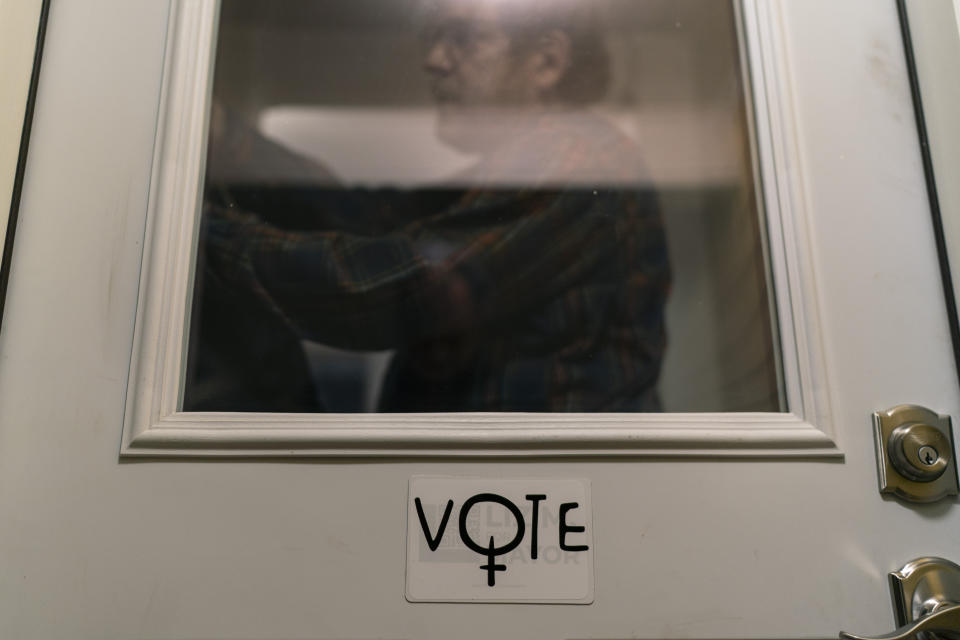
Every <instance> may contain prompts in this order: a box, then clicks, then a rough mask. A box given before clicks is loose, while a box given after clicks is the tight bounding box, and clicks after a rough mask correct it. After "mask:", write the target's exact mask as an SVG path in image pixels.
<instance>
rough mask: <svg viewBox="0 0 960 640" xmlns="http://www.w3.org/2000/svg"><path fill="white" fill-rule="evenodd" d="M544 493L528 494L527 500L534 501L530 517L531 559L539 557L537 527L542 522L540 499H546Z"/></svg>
mask: <svg viewBox="0 0 960 640" xmlns="http://www.w3.org/2000/svg"><path fill="white" fill-rule="evenodd" d="M546 499H547V496H545V495H544V494H542V493H533V494H529V495H527V500H529V501H530V502H532V503H533V515H532V516H531V517H530V559H531V560H536V559H537V528H538V527H539V524H540V501H541V500H546Z"/></svg>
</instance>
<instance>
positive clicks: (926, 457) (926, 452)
mask: <svg viewBox="0 0 960 640" xmlns="http://www.w3.org/2000/svg"><path fill="white" fill-rule="evenodd" d="M917 453H918V454H919V456H920V461H921V462H923V463H924V464H926V465H927V466H928V467H929V466H931V465H933V463H935V462H936V461H937V459H938V458H939V457H940V454H938V453H937V450H936V449H934V448H933V447H920V451H918V452H917Z"/></svg>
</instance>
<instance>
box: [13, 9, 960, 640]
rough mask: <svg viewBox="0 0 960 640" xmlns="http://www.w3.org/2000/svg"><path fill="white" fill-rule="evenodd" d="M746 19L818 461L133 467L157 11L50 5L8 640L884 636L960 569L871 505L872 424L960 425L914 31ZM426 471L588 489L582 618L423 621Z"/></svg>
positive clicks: (469, 609)
mask: <svg viewBox="0 0 960 640" xmlns="http://www.w3.org/2000/svg"><path fill="white" fill-rule="evenodd" d="M191 1H192V0H188V2H186V3H185V4H187V5H189V4H190V2H191ZM756 4H757V5H759V6H760V7H761V9H763V10H764V11H766V9H764V7H766V8H767V9H771V10H772V9H778V11H777V13H778V15H779V14H780V13H781V12H782V22H778V23H777V24H778V25H779V27H778V28H777V29H773V30H769V29H768V30H766V31H763V33H766V34H767V35H769V36H770V37H772V38H774V39H775V40H776V42H775V43H774V44H775V45H777V46H781V45H782V47H783V49H784V51H785V52H786V54H787V55H786V57H785V58H782V59H779V60H780V63H781V64H780V66H774V67H772V68H768V69H766V76H765V77H767V78H768V80H769V82H771V83H773V84H783V85H784V86H785V87H786V89H785V90H783V91H780V92H778V93H777V95H780V96H785V99H784V101H783V102H782V103H781V104H776V105H771V104H765V105H759V106H758V112H759V113H767V114H771V113H772V114H773V115H772V116H771V118H774V119H776V118H785V119H786V124H785V125H784V129H786V130H788V134H789V135H788V139H790V140H793V141H794V142H795V144H796V148H794V149H786V150H784V149H782V148H781V149H780V151H781V152H782V155H780V156H779V157H777V158H775V159H770V158H768V160H775V164H776V167H777V172H778V173H777V174H776V175H778V176H783V177H784V180H787V178H788V177H790V176H792V178H791V179H790V180H787V183H788V186H789V189H788V191H789V192H790V203H791V205H790V206H794V207H796V208H797V209H799V210H798V211H795V212H793V215H794V217H793V218H791V219H792V220H798V221H799V224H798V226H797V229H798V233H800V234H806V235H808V237H809V247H810V248H811V250H810V251H809V254H807V253H803V254H801V255H802V256H804V259H803V261H802V262H798V263H796V264H789V265H787V266H788V267H789V269H792V270H793V274H792V277H793V278H794V279H793V280H791V282H794V283H798V286H802V288H803V290H804V291H803V292H802V295H803V297H804V299H805V300H807V306H806V307H805V308H806V311H807V313H809V314H811V317H812V318H813V319H812V320H811V321H810V323H808V324H805V325H804V326H805V327H808V328H809V327H813V328H815V329H816V333H817V334H818V337H817V338H816V340H814V346H813V347H810V348H809V349H808V351H812V352H813V354H814V355H813V356H810V357H809V358H808V360H810V359H811V358H812V361H814V364H813V365H812V366H815V367H817V368H818V371H819V372H820V373H818V374H817V375H816V376H815V379H816V380H818V381H819V384H821V385H822V388H817V389H814V390H812V394H813V396H815V399H814V400H812V401H810V402H813V405H812V406H814V407H817V408H818V409H817V411H815V412H812V413H808V414H807V415H806V416H805V417H804V420H805V421H807V422H810V423H811V424H812V425H813V426H814V427H816V429H817V430H818V432H819V433H821V434H822V436H823V441H824V442H826V444H825V445H824V447H825V449H826V450H828V452H829V455H824V454H823V453H822V452H818V450H817V447H816V446H813V445H811V444H810V442H811V441H810V440H809V439H804V438H807V436H809V434H807V435H805V436H802V437H800V436H798V437H799V438H800V439H799V440H798V442H801V444H800V445H794V452H795V451H796V448H797V447H798V446H799V447H800V448H801V450H802V453H803V454H804V455H800V456H795V455H794V456H791V455H789V452H790V446H791V445H790V443H789V440H790V436H789V434H788V435H786V436H784V440H783V441H782V442H781V443H780V444H779V445H775V444H774V445H770V446H769V448H766V449H765V448H759V449H757V448H755V449H753V450H752V451H746V452H745V451H744V450H743V449H742V448H738V444H737V438H736V437H735V436H731V437H732V441H728V444H727V446H728V447H729V448H731V449H733V450H736V451H737V452H739V455H735V456H729V455H726V456H725V455H723V446H718V447H717V448H718V449H719V450H718V451H717V452H716V456H715V457H713V456H709V455H703V454H702V452H701V453H700V454H697V455H694V456H690V457H683V456H680V457H677V456H676V455H671V454H676V453H678V452H679V453H682V452H683V450H684V447H685V446H687V445H686V444H684V443H683V442H680V444H676V445H675V446H674V447H673V449H672V450H669V449H668V450H664V451H661V452H658V451H656V450H655V449H651V448H649V447H648V448H647V449H644V450H641V451H639V452H638V451H628V452H626V453H625V454H624V455H621V456H611V455H609V453H610V452H609V451H606V452H604V453H603V455H572V456H560V455H553V456H546V457H516V456H511V455H508V454H507V455H500V456H492V457H491V456H489V455H486V456H482V457H469V456H467V457H464V456H463V455H460V456H459V457H443V456H439V457H438V456H432V457H422V456H421V457H409V456H408V457H404V456H392V457H374V456H368V457H359V458H358V457H351V458H342V457H332V456H328V457H320V458H316V457H314V458H294V459H284V458H273V459H268V460H258V459H244V458H240V459H230V460H213V459H209V458H202V457H201V458H195V457H181V458H177V457H163V456H158V457H157V458H155V459H151V458H149V457H148V458H146V459H143V460H140V459H138V460H135V461H132V460H130V459H128V458H124V459H123V460H121V459H120V457H119V454H118V451H119V449H120V447H121V437H122V431H123V424H124V410H125V409H124V408H125V396H126V394H127V388H128V371H129V369H130V363H131V354H132V351H133V347H132V343H133V339H134V327H135V319H136V313H137V301H138V290H139V286H140V285H139V280H140V273H141V269H140V267H141V259H142V254H143V248H144V246H145V243H146V244H147V245H149V244H150V242H149V241H150V238H145V236H144V228H145V220H146V216H147V210H148V201H149V198H150V188H151V185H150V179H151V175H152V162H153V159H154V149H155V145H156V144H157V143H158V142H157V141H158V133H157V122H158V111H159V105H160V103H161V80H162V77H163V65H164V53H165V46H166V45H165V41H166V37H167V33H168V16H169V6H168V3H167V2H163V1H161V0H155V1H151V2H126V1H123V0H89V1H85V2H55V3H53V6H52V11H51V14H50V19H49V26H48V32H47V38H46V49H45V52H44V61H43V72H42V76H41V81H40V86H39V94H38V99H37V104H36V112H35V120H34V126H33V137H32V141H31V149H30V155H29V163H28V166H27V171H26V182H25V186H24V190H23V198H22V209H21V213H20V220H19V228H18V231H17V238H16V244H15V248H14V255H13V263H12V270H11V278H10V286H9V293H8V299H7V304H6V311H5V317H4V318H3V333H2V335H0V568H2V571H0V636H2V637H4V638H79V637H89V638H103V637H110V638H132V637H149V638H331V639H332V638H424V639H429V638H490V637H502V638H544V639H546V638H606V639H617V638H637V637H639V638H668V637H669V638H736V637H757V638H761V637H766V638H812V637H816V638H829V637H835V636H836V634H837V632H838V631H840V630H846V631H852V632H858V633H865V634H869V633H876V634H879V633H884V632H888V631H891V630H892V629H893V627H894V621H893V616H892V612H891V611H890V605H889V596H888V593H887V584H886V573H887V572H888V571H891V570H894V569H897V568H899V567H900V566H901V565H902V564H904V563H905V562H907V561H909V560H912V559H914V558H916V557H919V556H930V555H934V556H942V557H945V558H948V559H952V560H954V561H960V511H958V508H957V504H956V501H955V499H947V500H945V501H941V502H938V503H935V504H932V505H926V506H916V505H911V504H907V503H904V502H901V501H898V500H896V499H891V498H887V497H882V496H881V495H880V493H879V491H878V484H877V465H876V458H875V451H874V444H873V432H872V426H871V419H870V416H871V414H872V413H873V412H874V411H877V410H882V409H886V408H888V407H891V406H893V405H897V404H901V403H915V404H921V405H925V406H928V407H930V408H932V409H934V410H936V411H938V412H940V413H942V414H948V415H952V416H954V417H957V416H960V384H958V381H957V376H956V371H955V368H954V365H953V361H952V357H951V346H950V336H949V330H948V322H947V316H946V313H945V311H944V305H943V302H942V296H943V294H942V288H941V284H940V276H939V272H938V260H937V255H936V250H935V244H934V236H933V231H932V228H931V224H930V215H929V211H928V202H927V195H926V191H925V188H924V179H923V170H922V163H921V158H920V151H919V145H918V141H917V133H916V128H915V123H914V118H913V111H912V109H913V107H912V104H911V100H910V92H909V84H908V80H907V71H906V66H905V62H904V56H903V48H902V43H901V39H900V32H899V26H898V22H897V15H896V10H895V7H894V3H892V2H889V3H880V2H876V1H875V0H844V2H839V3H838V2H831V1H829V0H802V1H800V0H797V1H791V2H773V1H772V0H771V1H770V2H764V1H761V2H758V3H756ZM764 15H766V14H764ZM778 20H779V19H778ZM784 60H786V62H784ZM175 169H177V168H176V167H174V168H173V169H171V170H175ZM797 176H800V177H801V179H797V178H796V177H797ZM778 193H785V192H784V191H782V190H781V191H779V192H778ZM768 204H769V203H768ZM784 206H786V205H784ZM797 241H798V242H800V240H797ZM798 277H799V280H798V279H797V278H798ZM140 293H141V295H142V291H141V292H140ZM803 340H812V338H810V336H807V337H805V338H804V337H800V338H796V337H795V341H797V343H799V342H802V341H803ZM804 344H807V343H804ZM791 349H795V344H794V345H787V346H786V347H785V351H784V353H789V352H790V351H791ZM804 392H805V393H808V394H809V393H811V390H809V389H806V390H804ZM128 400H129V398H128ZM809 406H810V405H809V403H808V407H809ZM698 419H700V420H705V419H706V418H703V417H700V418H698ZM709 419H710V420H715V421H716V422H717V424H720V423H723V422H724V421H725V420H726V421H727V422H729V420H727V419H725V418H723V417H722V416H720V415H716V416H713V417H712V418H709ZM736 420H747V418H744V417H743V416H740V417H739V418H737V419H736ZM747 421H749V420H747ZM698 424H700V425H701V426H703V424H704V423H703V422H702V421H701V422H700V423H698ZM608 426H609V425H608ZM641 426H642V425H641ZM708 426H709V425H708ZM708 430H709V429H708ZM727 433H728V434H729V432H727ZM805 433H806V432H805ZM745 437H746V438H747V440H749V436H745ZM274 444H275V443H274ZM651 446H652V445H651ZM784 452H787V454H785V453H784ZM274 453H276V450H275V448H274ZM508 453H509V449H508ZM461 454H462V452H461ZM839 454H842V455H839ZM415 475H454V476H478V477H491V478H497V477H515V478H524V477H540V476H545V477H559V478H585V479H588V480H589V481H590V483H591V492H592V505H593V507H592V509H593V532H592V535H593V545H594V549H593V551H594V558H595V599H594V602H593V603H592V604H590V605H529V604H523V605H508V604H443V603H430V604H424V603H417V604H414V603H410V602H408V601H407V600H406V599H405V597H404V575H405V562H406V560H405V544H406V526H407V522H406V519H407V504H408V503H407V483H408V480H409V479H410V478H411V477H412V476H415Z"/></svg>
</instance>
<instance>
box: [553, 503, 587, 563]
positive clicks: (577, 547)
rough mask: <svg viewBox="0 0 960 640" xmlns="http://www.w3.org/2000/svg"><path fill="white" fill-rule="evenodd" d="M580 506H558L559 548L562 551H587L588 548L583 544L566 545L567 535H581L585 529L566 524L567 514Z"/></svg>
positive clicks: (569, 504)
mask: <svg viewBox="0 0 960 640" xmlns="http://www.w3.org/2000/svg"><path fill="white" fill-rule="evenodd" d="M579 506H580V505H579V504H578V503H576V502H564V503H563V504H561V505H560V548H561V549H563V550H564V551H587V550H588V549H589V548H590V547H588V546H587V545H585V544H569V545H568V544H567V533H583V532H584V531H586V530H587V528H586V527H581V526H579V525H572V524H567V512H568V511H572V510H573V509H576V508H577V507H579Z"/></svg>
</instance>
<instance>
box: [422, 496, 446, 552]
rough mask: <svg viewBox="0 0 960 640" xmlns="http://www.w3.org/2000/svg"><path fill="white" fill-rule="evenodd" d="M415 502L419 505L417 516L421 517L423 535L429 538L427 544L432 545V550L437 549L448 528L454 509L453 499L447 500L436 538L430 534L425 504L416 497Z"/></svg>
mask: <svg viewBox="0 0 960 640" xmlns="http://www.w3.org/2000/svg"><path fill="white" fill-rule="evenodd" d="M413 503H414V504H415V505H416V506H417V517H418V518H420V528H421V529H423V537H425V538H426V539H427V546H428V547H430V551H436V550H437V548H438V547H439V546H440V540H441V539H442V538H443V532H444V530H445V529H446V528H447V521H448V520H449V519H450V512H451V511H453V500H447V508H446V509H444V510H443V517H442V518H440V527H439V528H438V529H437V537H436V538H434V537H433V536H431V535H430V525H428V524H427V516H425V515H423V505H422V504H420V498H414V499H413Z"/></svg>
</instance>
